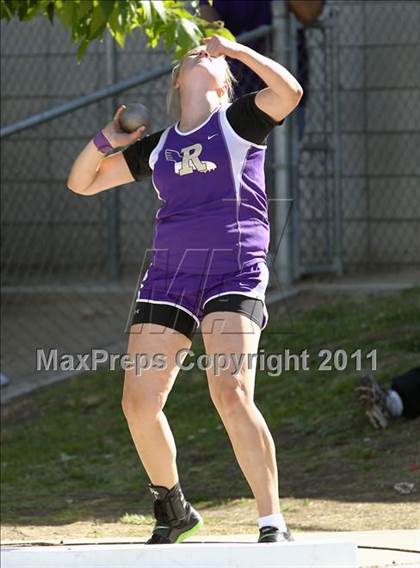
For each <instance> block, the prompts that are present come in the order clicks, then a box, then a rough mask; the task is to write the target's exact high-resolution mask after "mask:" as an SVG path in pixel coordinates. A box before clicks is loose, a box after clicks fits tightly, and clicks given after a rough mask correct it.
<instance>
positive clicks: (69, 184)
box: [66, 180, 90, 195]
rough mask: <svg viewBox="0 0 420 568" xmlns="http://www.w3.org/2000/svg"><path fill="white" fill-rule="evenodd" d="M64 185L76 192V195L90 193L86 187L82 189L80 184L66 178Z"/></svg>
mask: <svg viewBox="0 0 420 568" xmlns="http://www.w3.org/2000/svg"><path fill="white" fill-rule="evenodd" d="M66 185H67V189H69V190H70V191H72V192H73V193H77V195H90V193H88V191H87V188H85V189H84V188H82V187H80V186H77V185H75V184H74V183H72V182H71V181H70V180H67V183H66Z"/></svg>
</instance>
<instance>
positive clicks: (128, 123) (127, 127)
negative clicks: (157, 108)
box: [119, 103, 150, 132]
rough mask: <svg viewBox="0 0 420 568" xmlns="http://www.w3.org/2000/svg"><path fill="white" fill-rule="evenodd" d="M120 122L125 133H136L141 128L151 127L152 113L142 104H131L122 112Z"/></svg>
mask: <svg viewBox="0 0 420 568" xmlns="http://www.w3.org/2000/svg"><path fill="white" fill-rule="evenodd" d="M119 122H120V126H121V128H122V130H124V131H125V132H134V130H136V129H137V128H139V127H140V126H145V127H146V130H148V129H149V127H150V112H149V110H148V108H147V107H145V106H144V105H142V104H141V103H131V104H129V105H127V107H126V108H125V109H124V110H123V111H122V112H121V114H120V116H119Z"/></svg>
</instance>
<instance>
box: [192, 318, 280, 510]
mask: <svg viewBox="0 0 420 568" xmlns="http://www.w3.org/2000/svg"><path fill="white" fill-rule="evenodd" d="M202 333H203V340H204V344H205V348H206V352H207V353H208V354H209V355H211V356H212V360H214V359H213V358H214V355H215V354H218V353H226V355H227V357H228V359H227V360H228V361H229V360H231V356H230V354H231V353H236V354H237V356H238V357H239V356H240V355H241V354H244V355H245V357H244V362H243V364H242V366H241V371H240V373H239V374H238V375H237V376H234V375H233V374H232V373H233V371H234V366H233V364H232V363H231V365H230V367H229V368H228V369H226V370H223V371H221V372H220V374H219V375H215V373H214V368H212V367H211V368H209V369H207V378H208V383H209V389H210V395H211V398H212V400H213V403H214V405H215V407H216V409H217V411H218V413H219V414H220V417H221V419H222V421H223V424H224V426H225V428H226V431H227V433H228V435H229V438H230V441H231V443H232V446H233V450H234V452H235V456H236V458H237V460H238V463H239V465H240V467H241V469H242V471H243V473H244V475H245V478H246V480H247V481H248V483H249V485H250V487H251V490H252V492H253V494H254V496H255V499H256V502H257V507H258V512H259V516H260V517H262V516H266V515H271V514H274V513H278V512H279V511H280V508H279V498H278V472H277V463H276V455H275V446H274V441H273V438H272V436H271V434H270V431H269V429H268V426H267V424H266V422H265V420H264V418H263V416H262V414H261V412H260V411H259V410H258V408H257V407H256V405H255V403H254V387H255V370H256V369H255V367H256V365H255V363H254V365H252V368H250V367H249V365H248V360H247V359H248V358H247V354H248V353H256V352H257V351H258V342H259V339H260V334H261V332H260V329H259V328H258V326H257V325H256V324H255V323H254V322H252V321H251V320H250V319H249V318H247V317H246V316H244V315H242V314H238V313H234V312H215V313H211V314H208V315H207V316H206V317H205V318H204V319H203V321H202Z"/></svg>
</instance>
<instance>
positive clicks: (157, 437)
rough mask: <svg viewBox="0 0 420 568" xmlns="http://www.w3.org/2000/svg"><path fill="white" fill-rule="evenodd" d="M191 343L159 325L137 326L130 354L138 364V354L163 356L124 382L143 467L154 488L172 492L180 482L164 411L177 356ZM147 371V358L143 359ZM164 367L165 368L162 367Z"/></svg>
mask: <svg viewBox="0 0 420 568" xmlns="http://www.w3.org/2000/svg"><path fill="white" fill-rule="evenodd" d="M190 346H191V341H190V340H189V339H188V338H187V337H186V336H185V335H183V334H181V333H176V332H174V330H172V329H169V328H166V327H164V326H161V325H157V324H138V325H133V326H132V327H131V331H130V338H129V342H128V350H127V352H128V353H129V354H130V355H131V357H132V359H133V360H135V357H136V353H142V354H147V355H148V357H149V360H152V361H153V356H154V355H156V354H158V353H159V354H163V357H161V358H160V360H159V363H162V361H163V362H164V363H165V364H164V365H163V368H159V367H158V365H157V363H158V361H157V358H156V357H155V363H156V364H155V365H152V366H150V368H143V369H142V371H141V374H138V375H136V370H135V369H133V370H130V371H127V372H126V374H125V380H124V391H123V398H122V407H123V411H124V414H125V417H126V419H127V423H128V427H129V429H130V433H131V436H132V438H133V442H134V444H135V446H136V449H137V453H138V455H139V457H140V459H141V461H142V463H143V466H144V468H145V470H146V472H147V474H148V476H149V478H150V480H151V482H152V483H153V484H154V485H163V486H164V487H167V488H171V487H173V486H174V485H175V484H176V483H177V482H178V479H179V478H178V470H177V466H176V446H175V440H174V437H173V434H172V431H171V429H170V427H169V424H168V421H167V419H166V416H165V414H164V413H163V407H164V406H165V403H166V400H167V397H168V395H169V392H170V391H171V389H172V386H173V384H174V382H175V379H176V377H177V375H178V372H179V366H178V365H177V362H176V359H175V356H176V353H177V352H178V351H179V350H180V349H188V348H189V347H190ZM141 360H142V361H143V366H144V367H146V358H145V357H144V358H143V359H141ZM160 366H161V365H160Z"/></svg>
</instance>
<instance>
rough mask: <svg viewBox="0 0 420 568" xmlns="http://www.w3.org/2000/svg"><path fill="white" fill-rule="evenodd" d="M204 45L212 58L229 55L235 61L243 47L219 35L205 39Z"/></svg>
mask: <svg viewBox="0 0 420 568" xmlns="http://www.w3.org/2000/svg"><path fill="white" fill-rule="evenodd" d="M203 44H204V45H205V46H206V51H207V53H208V54H209V55H210V56H211V57H220V56H221V55H227V56H228V57H232V58H233V59H234V58H235V57H237V56H238V55H239V53H240V51H241V47H242V45H241V44H240V43H237V42H236V41H231V40H230V39H227V38H225V37H223V36H218V35H213V36H211V37H204V38H203Z"/></svg>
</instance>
